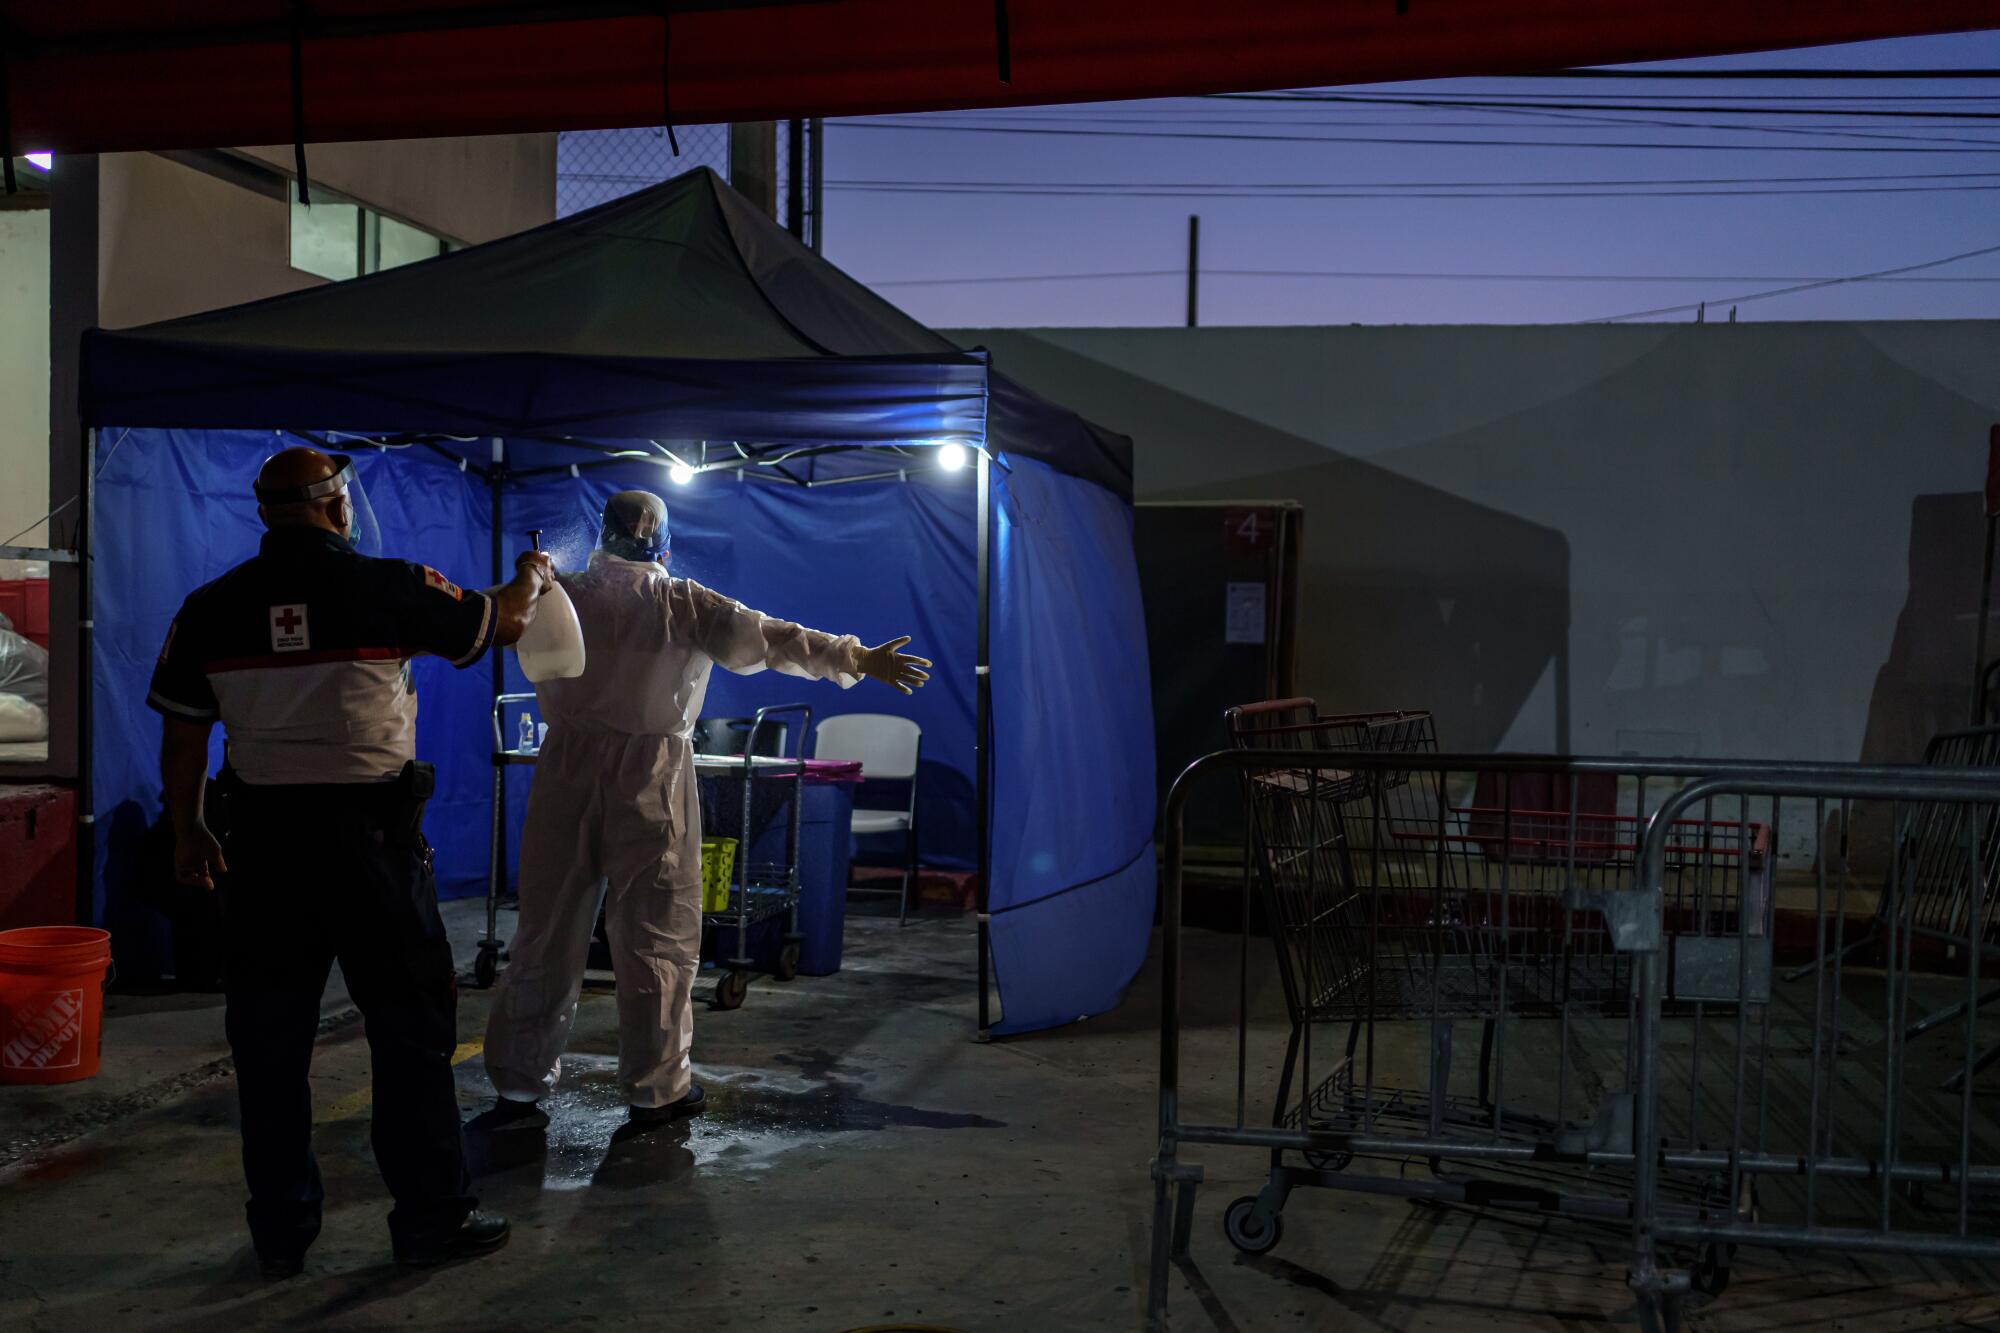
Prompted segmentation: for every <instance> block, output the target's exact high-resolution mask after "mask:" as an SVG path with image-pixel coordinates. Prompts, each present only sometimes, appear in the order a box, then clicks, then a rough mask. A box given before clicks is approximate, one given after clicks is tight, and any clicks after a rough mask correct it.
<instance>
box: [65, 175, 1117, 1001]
mask: <svg viewBox="0 0 2000 1333" xmlns="http://www.w3.org/2000/svg"><path fill="white" fill-rule="evenodd" d="M84 364H85V378H84V388H83V411H84V416H85V420H86V422H87V423H88V424H89V425H90V426H91V428H92V449H91V459H92V461H91V468H92V473H93V480H94V498H93V508H92V513H91V521H90V523H89V533H90V537H89V549H90V552H91V555H92V559H93V564H92V566H91V569H92V574H91V579H90V585H89V588H88V590H87V596H88V599H89V600H88V603H87V605H88V606H89V607H90V612H89V614H90V616H91V618H92V619H93V620H94V623H95V626H96V629H95V639H94V651H93V652H92V654H91V659H92V660H91V665H90V672H91V683H92V690H91V694H92V699H93V703H92V706H91V707H92V711H93V712H94V715H95V716H94V725H91V726H90V728H89V734H90V735H91V737H92V741H91V744H90V746H89V752H90V756H91V764H90V771H89V774H88V782H87V784H86V787H87V790H88V792H89V793H90V800H91V805H92V808H93V810H94V812H95V815H96V817H97V820H98V829H99V834H98V837H97V842H96V873H97V879H96V894H95V899H94V901H95V905H96V913H97V916H98V918H99V919H100V920H109V921H110V922H111V924H113V925H114V927H116V926H118V925H119V924H121V921H120V917H121V911H122V907H121V904H122V903H123V902H124V901H125V900H126V898H127V897H128V895H129V890H130V888H131V880H132V877H133V876H134V874H135V873H136V872H135V868H134V860H135V855H136V847H137V841H138V838H139V837H140V835H141V833H142V831H143V828H144V827H145V825H146V824H147V823H148V822H150V820H151V819H152V818H154V817H155V816H156V814H157V812H158V808H159V792H158V783H157V779H156V777H155V776H154V766H153V740H154V736H155V734H156V730H157V729H156V727H155V725H154V724H153V722H152V720H151V718H150V717H149V716H146V715H145V714H144V710H143V702H142V701H143V698H144V695H145V678H146V675H147V673H148V672H149V670H150V668H151V664H152V660H153V656H154V654H155V653H156V652H157V650H158V646H159V643H160V641H161V638H162V636H163V635H164V633H165V630H166V624H167V621H168V619H169V617H170V616H171V615H172V613H173V610H174V608H175V607H176V606H177V605H178V604H179V601H180V598H181V597H182V596H184V595H185V594H186V592H187V591H189V590H190V589H192V588H193V587H195V586H197V585H198V584H200V583H202V582H204V581H206V580H207V579H209V578H213V577H215V576H216V575H217V574H219V573H221V572H222V571H223V570H224V569H226V568H227V567H228V566H229V565H231V564H232V563H234V562H235V561H237V560H239V559H241V558H243V557H244V556H246V555H247V554H248V553H249V552H250V551H251V550H252V549H254V545H255V538H256V533H257V529H258V525H257V520H256V518H255V513H254V506H253V504H252V502H251V500H250V497H249V494H248V485H247V479H248V477H249V475H250V474H251V471H252V470H253V469H254V468H255V466H256V463H257V460H258V459H259V458H261V457H262V456H263V455H264V454H266V453H269V452H270V451H271V450H272V449H273V448H274V447H279V446H280V445H282V444H285V443H293V442H296V441H298V440H300V439H305V440H311V441H324V442H326V443H327V444H328V445H329V447H335V448H340V449H342V450H345V451H347V452H349V453H353V454H355V455H356V458H357V467H358V470H359V474H360V478H361V481H362V483H363V486H364V487H365V490H366V494H367V497H368V500H369V503H370V506H371V507H372V509H373V510H374V513H375V517H376V521H377V523H378V525H379V527H380V530H381V533H382V544H383V548H384V552H385V553H389V554H395V555H398V556H402V557H405V558H409V559H415V560H421V561H424V562H425V563H428V564H431V565H434V566H436V567H438V568H440V569H443V570H445V571H446V572H447V573H448V574H450V575H451V576H452V577H454V578H459V579H466V578H474V576H475V573H476V571H477V570H478V569H479V568H480V567H481V566H487V567H489V568H490V569H491V571H492V575H493V577H494V578H495V579H496V580H497V579H498V577H499V576H500V573H501V571H502V570H503V568H504V567H505V566H506V565H507V564H508V563H509V561H508V557H509V554H510V550H511V549H518V546H519V545H520V544H521V543H520V540H519V537H520V534H522V533H524V532H525V531H526V530H527V529H529V528H541V529H544V530H545V531H547V532H549V533H551V534H552V539H551V542H550V545H551V547H552V549H554V550H555V551H556V553H557V556H558V562H559V563H560V564H562V565H563V566H565V567H574V566H575V564H576V563H578V562H579V561H580V559H581V557H582V553H583V551H584V550H586V549H587V544H588V539H589V537H590V536H591V535H592V534H593V532H594V528H593V522H594V516H595V514H596V512H597V510H598V508H599V507H600V506H601V504H602V502H603V499H604V497H605V496H606V495H607V494H609V493H610V492H611V491H612V490H615V489H618V488H620V487H623V486H644V487H647V488H649V489H654V490H659V491H662V492H663V493H665V494H667V496H668V499H669V501H670V503H671V504H672V505H673V508H674V515H673V520H674V532H675V564H674V568H675V572H676V573H678V574H685V575H688V576H691V577H694V578H698V579H701V580H703V581H704V582H708V583H711V584H713V585H714V586H716V587H718V588H720V589H722V590H724V591H726V592H728V593H730V594H731V595H734V596H738V597H741V598H742V599H743V600H744V601H746V602H748V603H749V604H751V605H753V606H757V607H759V608H760V609H762V610H766V611H769V612H772V613H774V614H779V615H784V616H787V617H789V618H793V619H798V620H801V621H803V622H805V623H807V624H813V625H817V626H820V627H823V628H828V629H833V630H838V631H851V632H854V633H857V634H860V635H861V636H862V637H863V638H868V637H869V636H871V635H876V636H880V637H887V636H889V635H891V634H898V633H910V634H913V635H915V636H916V639H917V643H918V646H919V648H920V649H921V650H922V651H924V652H925V654H926V655H927V656H931V657H934V658H936V659H937V660H938V663H939V670H938V671H937V672H936V673H935V678H934V681H933V685H932V688H931V689H929V690H926V691H923V692H922V693H920V694H919V695H918V696H917V697H916V699H915V700H911V701H904V700H901V699H899V698H896V697H893V696H886V695H885V694H883V693H882V692H879V691H872V690H870V691H867V692H865V693H864V691H863V690H856V691H853V692H849V693H847V694H844V695H843V694H839V693H838V692H836V691H833V690H830V689H825V688H823V687H812V686H806V685H804V684H803V683H802V682H797V681H781V680H778V679H774V678H772V677H769V676H764V677H752V678H735V677H728V676H727V675H726V673H720V672H718V673H717V679H716V681H715V684H714V687H713V690H712V692H711V702H710V706H709V711H711V712H713V713H722V712H727V711H731V710H732V709H735V708H750V707H753V706H754V705H756V704H758V703H762V702H770V701H773V700H775V699H777V698H780V697H790V698H796V697H808V698H809V699H810V701H811V702H812V703H813V704H814V706H815V710H816V712H817V713H819V714H820V715H822V716H823V715H825V714H826V713H827V712H829V711H831V712H841V711H890V712H903V713H906V714H908V715H910V716H912V717H914V718H915V719H916V720H917V721H918V722H919V723H920V724H921V725H923V727H924V728H925V754H926V759H927V761H930V762H927V764H926V768H925V772H924V774H923V775H922V777H921V779H920V791H919V800H920V805H921V814H920V823H921V824H922V828H923V841H924V848H923V852H924V856H925V859H926V860H927V861H929V862H931V863H933V864H942V865H947V866H951V865H956V866H963V867H968V868H978V869H981V870H983V872H984V873H982V874H981V875H980V876H979V877H978V882H979V884H980V888H981V901H980V970H981V987H980V1028H981V1031H982V1033H984V1032H987V1031H990V1032H992V1033H995V1034H1001V1035H1004V1034H1008V1033H1015V1032H1025V1031H1032V1030H1035V1029H1038V1028H1044V1027H1049V1026H1053V1025H1055V1024H1059V1023H1065V1022H1069V1021H1072V1020H1074V1019H1076V1018H1079V1017H1087V1016H1089V1015H1091V1014H1095V1013H1101V1012H1103V1011H1105V1010H1107V1009H1109V1008H1111V1007H1112V1006H1114V1005H1115V1004H1116V1003H1117V1002H1118V1000H1119V999H1120V997H1121V996H1122V994H1123V991H1124V987H1125V986H1126V984H1127V983H1128V982H1129V981H1130V979H1131V978H1132V976H1133V974H1134V973H1135V972H1136V970H1137V968H1138V966H1139V963H1140V961H1141V959H1142V958H1143V956H1144V952H1145V947H1146V941H1147V938H1148V934H1149V931H1150V926H1151V920H1152V911H1153V901H1154V865H1153V856H1152V833H1153V830H1152V821H1153V795H1154V794H1153V791H1152V783H1153V776H1152V774H1153V756H1152V753H1151V747H1152V740H1151V737H1152V727H1151V704H1150V699H1149V697H1148V693H1147V684H1146V682H1147V673H1146V663H1145V658H1144V654H1145V647H1144V644H1145V636H1144V632H1143V624H1142V621H1141V612H1140V602H1139V589H1138V578H1137V571H1136V569H1135V567H1134V559H1133V553H1132V544H1131V506H1130V497H1131V446H1130V442H1129V441H1127V440H1125V439H1124V438H1122V437H1120V436H1116V435H1113V434H1110V433H1108V432H1105V431H1103V430H1100V429H1098V428H1096V427H1094V426H1092V425H1090V424H1089V423H1088V422H1085V421H1083V420H1082V419H1081V418H1079V417H1077V416H1076V415H1074V414H1073V413H1070V412H1068V411H1065V410H1064V409H1061V408H1059V407H1056V406H1054V405H1051V404H1049V403H1046V402H1043V401H1042V400H1040V399H1038V398H1036V397H1034V396H1033V395H1032V394H1029V393H1028V392H1026V391H1025V390H1023V389H1022V388H1020V387H1019V386H1018V385H1015V384H1014V383H1012V382H1011V381H1009V380H1008V379H1006V377H1005V376H1003V375H1001V374H1000V373H999V372H998V371H996V370H995V369H994V368H993V367H992V366H991V364H990V363H989V359H988V358H987V356H986V355H985V354H984V353H983V352H976V351H974V352H968V351H964V350H961V349H959V348H958V347H956V346H954V345H953V344H951V343H950V342H949V341H947V340H946V339H944V338H942V337H940V336H938V335H937V334H935V333H933V332H931V331H930V330H929V329H926V328H924V327H923V326H922V325H920V324H917V323H916V322H915V321H913V320H911V319H910V318H909V317H908V316H906V315H904V314H903V313H902V312H901V311H898V310H897V309H895V308H894V307H893V306H891V305H889V304H888V303H887V302H885V301H882V300H881V299H880V298H878V297H876V296H875V295H874V294H873V293H871V292H869V291H868V290H867V289H866V288H865V287H863V286H861V285H860V284H859V283H856V282H854V281H853V280H852V279H850V278H848V277H847V276H846V275H845V274H843V273H841V272H840V271H839V270H838V269H836V268H834V267H833V266H832V265H831V264H828V263H827V262H825V261H824V260H822V259H821V258H820V257H819V256H817V255H815V254H813V253H811V252H810V251H808V250H806V249H805V248H804V247H802V246H800V245H799V244H798V243H797V242H796V241H795V240H794V239H793V238H792V237H791V236H790V234H789V233H787V232H785V231H784V230H783V229H782V228H780V227H778V226H777V225H776V224H775V223H773V222H772V221H771V220H770V219H768V218H766V217H764V216H763V215H762V214H760V213H759V212H757V210H756V209H755V208H754V207H753V206H752V205H750V204H749V203H748V201H746V200H744V199H743V198H742V197H741V196H739V195H737V194H736V193H735V192H733V191H732V190H730V188H729V187H728V186H727V185H726V184H725V183H723V182H722V181H721V180H720V179H719V178H717V177H716V176H715V175H714V174H713V173H712V172H709V171H707V170H700V171H696V172H692V173H689V174H688V175H685V176H682V177H679V178H677V179H675V180H672V181H668V182H666V183H665V184H663V185H660V186H657V187H654V188H653V189H650V190H646V191H642V192H640V193H638V194H634V195H630V196H627V197H626V198H624V199H620V200H617V201H614V202H612V203H610V204H606V205H604V206H602V207H600V208H597V209H594V210H592V211H590V212H587V213H582V214H578V215H576V216H574V217H571V218H567V219H564V220H561V221H558V222H555V223H551V224H549V225H547V226H544V227H541V228H538V229H536V230H534V231H530V232H526V233H522V234H521V235H518V236H513V237H509V238H506V239H504V240H500V241H495V242H491V243H489V244H486V245H482V246H477V247H473V248H471V249H467V250H462V251H458V252H455V253H452V254H449V255H446V256H443V257H440V258H438V259H434V260H429V261H426V262H424V263H421V264H415V265H411V266H408V267H405V268H399V269H394V270H391V271H388V272H384V273H380V274H377V275H374V276H371V277H367V278H363V279H359V280H356V281H351V282H345V283H339V284H336V285H333V286H328V287H321V288H315V289H313V290H310V291H306V292H301V293H296V294H293V295H289V296H283V297H277V298H273V299H271V300H266V301H260V302H255V303H252V304H249V305H244V306H239V307H235V308H233V309H228V310H222V311H217V312H214V313H211V314H204V315H198V316H193V317H190V318H187V319H181V320H175V321H170V322H167V323H162V324H155V325H150V326H146V327H144V328H139V329H133V330H125V331H116V332H113V331H101V330H100V331H95V332H93V333H91V334H90V335H88V337H87V338H86V343H85V348H84ZM946 444H957V445H961V446H964V447H965V448H967V449H968V450H970V451H972V453H973V455H974V457H975V460H976V463H977V467H976V470H971V475H969V476H968V475H966V474H954V473H949V472H945V471H942V470H940V469H938V468H937V467H935V466H933V459H934V458H935V457H936V454H935V450H936V448H937V447H938V446H940V445H946ZM676 465H678V467H679V468H680V469H684V470H685V471H683V472H682V473H681V474H680V475H682V476H685V474H686V472H692V473H693V474H694V475H693V476H692V478H691V479H689V480H687V482H686V484H684V485H676V484H670V483H668V481H667V478H668V475H669V471H670V469H673V468H675V467H676ZM509 533H512V534H514V535H515V539H514V541H513V542H512V543H510V542H509V540H508V534H509ZM475 581H476V578H475ZM511 671H512V663H511V655H509V659H508V660H507V661H506V662H505V663H503V662H502V661H501V660H499V657H498V656H497V655H496V660H495V662H494V663H493V665H492V666H491V668H490V669H489V670H488V671H479V670H473V671H468V672H452V671H450V670H449V669H448V668H446V667H445V666H444V665H443V664H442V663H437V662H428V663H420V664H419V667H418V688H419V691H420V695H421V698H422V707H421V709H420V711H419V724H418V726H419V730H418V746H419V752H420V753H421V754H422V755H423V757H425V758H427V759H430V760H432V761H433V762H435V763H436V764H437V765H438V769H439V793H438V798H437V799H436V800H435V801H434V802H433V805H432V815H431V818H430V830H431V837H432V840H433V842H434V843H435V844H436V845H437V847H438V860H439V868H440V874H441V879H442V881H443V882H444V884H445V886H446V891H447V892H449V891H451V890H452V889H454V888H456V889H459V890H466V889H471V888H473V887H475V886H480V885H483V882H484V876H485V866H486V848H487V841H488V837H489V830H490V827H491V824H492V820H493V810H492V797H491V795H490V787H489V775H490V771H491V770H490V768H489V766H488V765H489V752H490V749H491V740H490V727H489V721H488V714H489V711H490V708H491V703H492V697H493V695H494V694H496V693H499V692H500V691H501V690H503V689H505V688H509V684H508V682H509V679H510V675H509V673H511ZM511 679H514V680H518V677H517V676H514V677H511ZM513 688H518V686H514V687H513ZM864 689H865V687H864ZM802 691H803V692H804V693H803V694H802ZM138 921H139V918H138V917H137V916H134V917H133V918H132V924H134V926H135V927H136V925H137V923H138ZM114 933H116V931H114ZM139 933H140V934H143V931H141V932H139ZM989 960H990V966H991V970H992V976H993V980H994V982H995V983H997V990H998V994H999V998H1000V1001H1001V1012H1000V1016H999V1017H998V1018H997V1019H995V1018H994V1017H993V1016H992V1015H991V1013H990V1011H989V1007H988V992H989V989H992V988H990V987H989V986H988V984H987V970H988V966H989Z"/></svg>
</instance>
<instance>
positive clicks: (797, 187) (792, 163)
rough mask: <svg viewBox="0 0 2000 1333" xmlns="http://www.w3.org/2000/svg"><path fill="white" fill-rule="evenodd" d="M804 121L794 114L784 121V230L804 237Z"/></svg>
mask: <svg viewBox="0 0 2000 1333" xmlns="http://www.w3.org/2000/svg"><path fill="white" fill-rule="evenodd" d="M805 139H806V123H805V122H804V121H803V120H800V119H798V118H797V117H796V116H795V117H793V118H792V119H791V120H788V121H786V122H785V230H786V231H789V232H790V233H791V234H792V235H793V236H794V237H795V238H797V239H798V240H800V241H803V240H805V238H806V189H805V186H806V161H805V152H806V143H805Z"/></svg>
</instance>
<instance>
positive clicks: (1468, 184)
mask: <svg viewBox="0 0 2000 1333" xmlns="http://www.w3.org/2000/svg"><path fill="white" fill-rule="evenodd" d="M591 179H603V180H612V179H621V180H622V179H634V180H652V179H653V177H651V176H644V177H629V178H628V177H611V176H604V177H591ZM1993 179H2000V171H1895V172H1863V173H1860V174H1849V175H1838V176H1661V177H1652V178H1648V179H1632V178H1627V179H1623V180H1597V179H1591V180H1475V181H1043V180H992V179H983V180H908V179H892V178H881V179H867V178H857V177H849V178H843V179H838V180H829V181H827V182H826V184H828V185H843V186H861V187H873V186H892V185H926V186H929V185H954V186H969V187H975V188H989V187H990V188H1012V187H1014V186H1032V187H1044V186H1046V187H1050V188H1058V187H1060V188H1068V187H1075V188H1080V189H1081V188H1090V189H1097V188H1103V189H1135V190H1174V189H1190V190H1207V189H1215V190H1303V189H1329V190H1335V189H1339V190H1399V189H1427V190H1444V189H1453V190H1457V189H1465V190H1478V189H1489V188H1490V189H1502V188H1511V187H1525V186H1531V185H1533V186H1548V187H1553V188H1564V187H1572V186H1574V187H1579V188H1594V187H1608V186H1634V187H1637V186H1650V185H1661V186H1665V185H1790V184H1812V185H1823V184H1850V183H1862V182H1876V181H1939V180H1947V181H1951V180H1993Z"/></svg>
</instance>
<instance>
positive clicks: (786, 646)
mask: <svg viewBox="0 0 2000 1333" xmlns="http://www.w3.org/2000/svg"><path fill="white" fill-rule="evenodd" d="M686 586H687V589H688V593H689V595H690V596H692V597H693V598H694V602H695V621H696V625H697V635H698V643H699V646H700V648H701V650H702V651H703V652H705V653H707V654H708V655H709V656H710V657H712V658H714V659H715V660H716V662H718V663H719V664H721V665H722V666H725V667H727V668H728V669H729V670H731V671H734V672H736V673H737V674H738V675H742V676H748V675H754V674H756V673H757V672H759V671H781V672H783V673H785V674H786V675H788V676H804V677H807V678H808V679H812V680H830V681H833V682H835V683H836V684H838V685H840V686H841V688H843V689H846V688H849V687H851V686H854V685H857V684H859V683H860V682H861V680H862V679H863V678H864V677H868V678H872V679H875V680H879V681H881V682H882V683H883V684H885V685H889V686H892V687H894V688H895V689H898V690H901V691H902V692H903V693H905V694H908V693H910V692H911V691H912V690H914V689H917V688H920V687H921V686H922V685H923V683H924V681H926V680H928V679H929V678H930V677H929V676H928V675H927V674H925V672H924V671H923V670H922V668H923V667H927V666H929V665H930V663H929V662H928V661H925V660H924V659H923V658H921V657H911V656H907V655H905V654H903V653H900V652H898V651H896V650H897V649H899V648H901V647H903V646H904V645H905V644H907V643H908V642H909V639H907V638H903V639H895V640H892V641H890V642H888V643H885V644H882V645H880V646H879V647H875V648H864V647H862V645H861V640H859V639H857V638H855V637H854V636H853V635H852V634H840V635H835V634H825V633H822V632H821V631H819V630H816V629H807V628H806V627H805V626H803V625H798V624H794V623H793V622H791V621H789V620H778V619H776V618H775V617H772V616H767V615H764V614H763V613H762V612H759V611H752V610H751V609H750V608H749V607H747V606H745V605H743V604H742V603H741V602H738V601H734V600H732V599H731V598H728V597H724V596H723V595H722V594H720V593H718V592H714V591H712V590H710V589H708V588H704V587H702V586H700V585H699V584H688V585H686Z"/></svg>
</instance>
